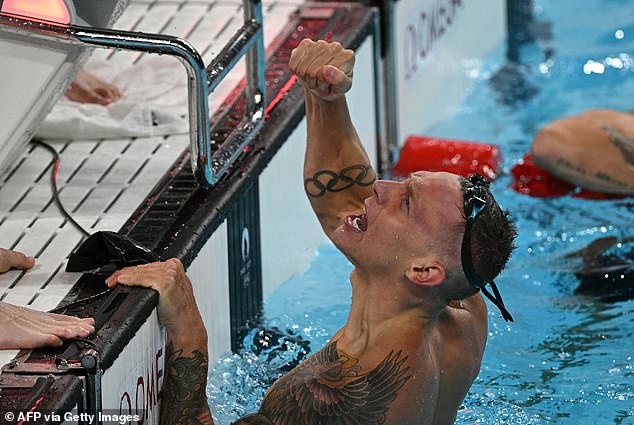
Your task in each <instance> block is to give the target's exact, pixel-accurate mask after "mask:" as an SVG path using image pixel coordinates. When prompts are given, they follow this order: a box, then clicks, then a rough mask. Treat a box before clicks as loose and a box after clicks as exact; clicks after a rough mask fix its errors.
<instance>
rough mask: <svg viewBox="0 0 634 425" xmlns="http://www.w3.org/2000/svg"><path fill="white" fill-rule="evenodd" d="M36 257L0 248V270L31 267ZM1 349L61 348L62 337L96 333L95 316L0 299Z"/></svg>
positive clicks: (0, 271) (1, 271) (85, 335)
mask: <svg viewBox="0 0 634 425" xmlns="http://www.w3.org/2000/svg"><path fill="white" fill-rule="evenodd" d="M34 265H35V259H34V258H32V257H27V256H26V255H24V254H23V253H21V252H17V251H11V250H7V249H2V248H0V273H4V272H7V271H9V270H11V269H18V270H28V269H30V268H31V267H33V266H34ZM0 321H1V322H2V323H3V326H2V327H1V328H0V350H12V349H13V350H19V349H31V348H38V347H59V346H60V345H62V344H63V341H62V339H68V338H77V337H81V338H85V337H87V336H89V335H90V334H92V333H93V332H95V327H94V324H95V321H94V320H93V319H90V318H88V319H80V318H78V317H72V316H65V315H62V314H53V313H49V312H46V311H38V310H33V309H30V308H26V307H20V306H16V305H12V304H8V303H5V302H0Z"/></svg>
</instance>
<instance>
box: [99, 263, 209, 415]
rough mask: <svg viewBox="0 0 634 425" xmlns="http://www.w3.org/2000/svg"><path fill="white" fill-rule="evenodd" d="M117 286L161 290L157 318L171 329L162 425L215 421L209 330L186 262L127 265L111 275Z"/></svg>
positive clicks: (110, 283)
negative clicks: (209, 387)
mask: <svg viewBox="0 0 634 425" xmlns="http://www.w3.org/2000/svg"><path fill="white" fill-rule="evenodd" d="M118 284H124V285H129V286H140V287H144V288H151V289H154V290H156V291H158V293H159V302H158V316H159V321H160V322H161V323H162V324H163V326H164V327H165V333H166V335H165V339H166V353H165V359H166V360H165V378H164V380H163V392H162V396H161V398H162V402H161V404H162V407H161V420H160V422H161V424H162V425H167V424H180V423H197V424H203V425H213V423H214V422H213V419H212V417H211V411H210V410H209V405H208V404H207V397H206V388H207V373H208V370H207V365H208V362H209V357H208V354H207V330H206V329H205V325H204V323H203V321H202V318H201V316H200V312H199V311H198V307H197V305H196V300H195V299H194V291H193V288H192V283H191V280H190V279H189V277H187V274H185V269H184V267H183V265H182V264H181V262H180V261H179V260H177V259H175V258H172V259H170V260H167V261H164V262H156V263H150V264H144V265H141V266H134V267H126V268H124V269H121V270H118V271H116V272H115V273H113V274H112V276H110V277H109V278H108V279H106V285H108V287H109V288H114V287H115V286H117V285H118Z"/></svg>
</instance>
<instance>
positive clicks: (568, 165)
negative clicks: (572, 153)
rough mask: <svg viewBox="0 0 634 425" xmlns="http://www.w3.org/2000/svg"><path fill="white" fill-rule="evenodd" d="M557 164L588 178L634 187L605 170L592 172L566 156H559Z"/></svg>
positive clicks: (629, 187)
mask: <svg viewBox="0 0 634 425" xmlns="http://www.w3.org/2000/svg"><path fill="white" fill-rule="evenodd" d="M557 164H559V165H560V166H562V167H564V168H567V169H568V170H571V171H574V172H576V173H578V174H580V175H582V176H585V177H586V178H595V179H597V180H600V181H602V182H604V183H607V184H610V185H614V186H618V187H621V188H627V189H631V188H634V186H633V185H632V184H628V183H627V182H624V181H621V180H619V179H617V178H615V177H612V176H610V175H608V174H606V173H605V172H603V171H597V172H596V173H590V172H588V170H586V169H584V168H582V167H580V166H579V165H575V164H573V163H572V162H570V161H568V160H567V159H565V158H558V159H557Z"/></svg>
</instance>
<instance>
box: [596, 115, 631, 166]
mask: <svg viewBox="0 0 634 425" xmlns="http://www.w3.org/2000/svg"><path fill="white" fill-rule="evenodd" d="M602 129H603V131H605V132H606V133H607V135H608V138H609V139H610V142H612V144H613V145H614V146H615V147H616V148H617V149H618V150H619V151H620V152H621V155H623V159H624V160H625V162H627V163H628V164H629V165H632V166H634V141H633V140H632V139H630V138H628V137H627V136H626V135H625V134H623V133H621V132H620V131H618V130H617V129H616V128H613V127H609V126H607V125H606V126H603V127H602Z"/></svg>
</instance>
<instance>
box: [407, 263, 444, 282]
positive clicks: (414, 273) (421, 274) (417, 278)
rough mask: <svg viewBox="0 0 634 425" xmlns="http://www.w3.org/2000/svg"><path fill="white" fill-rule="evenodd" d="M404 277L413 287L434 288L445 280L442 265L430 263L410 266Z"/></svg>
mask: <svg viewBox="0 0 634 425" xmlns="http://www.w3.org/2000/svg"><path fill="white" fill-rule="evenodd" d="M405 275H406V276H407V279H409V281H410V282H412V283H413V284H415V285H419V286H436V285H440V284H441V283H442V282H443V281H444V280H445V276H446V272H445V267H444V266H443V265H442V264H440V263H439V262H438V261H432V262H431V263H429V264H425V265H412V266H411V267H410V268H409V269H408V270H407V272H405Z"/></svg>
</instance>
